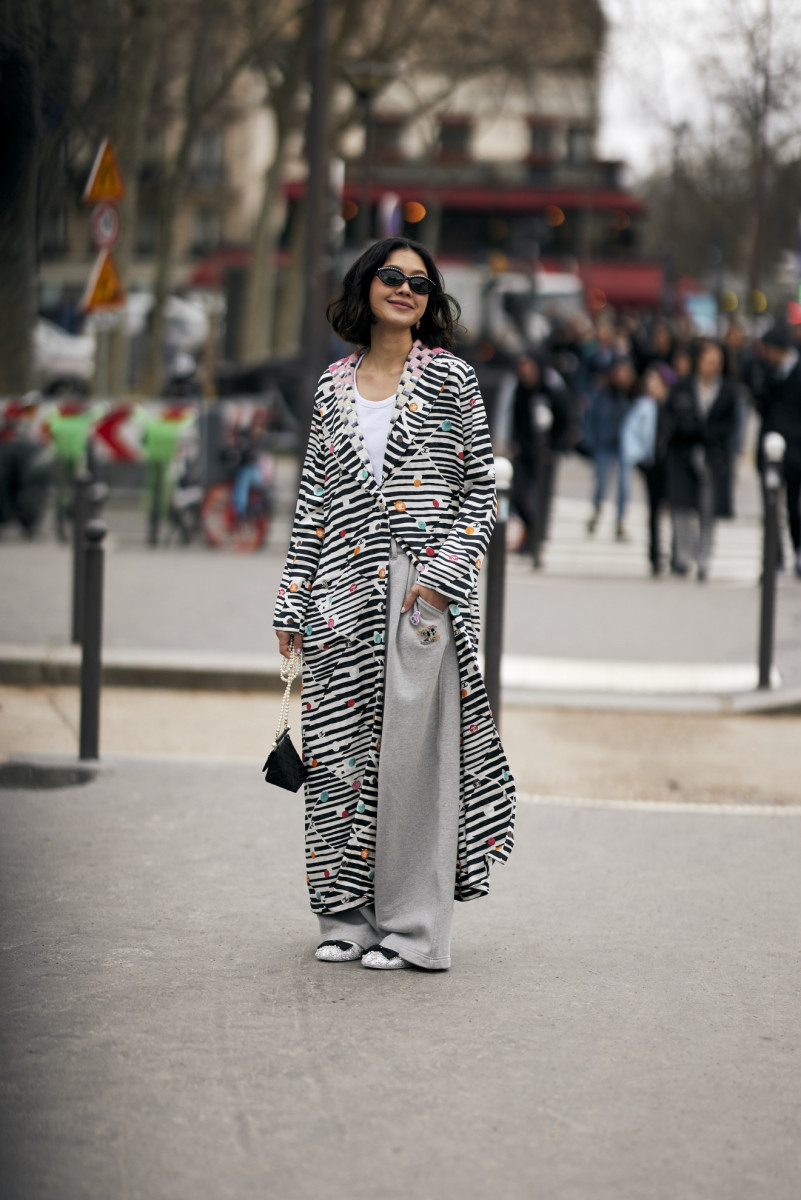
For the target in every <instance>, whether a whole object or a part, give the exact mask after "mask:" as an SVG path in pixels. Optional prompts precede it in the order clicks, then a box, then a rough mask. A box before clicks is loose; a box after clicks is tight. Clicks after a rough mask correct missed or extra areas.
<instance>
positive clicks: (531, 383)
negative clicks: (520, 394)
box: [517, 355, 540, 387]
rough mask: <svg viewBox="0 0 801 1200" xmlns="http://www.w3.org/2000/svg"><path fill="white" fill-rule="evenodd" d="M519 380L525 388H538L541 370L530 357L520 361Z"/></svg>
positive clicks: (518, 364)
mask: <svg viewBox="0 0 801 1200" xmlns="http://www.w3.org/2000/svg"><path fill="white" fill-rule="evenodd" d="M517 378H518V379H519V380H520V382H521V383H522V384H523V385H524V387H536V386H537V384H538V383H539V381H540V368H539V366H538V365H537V363H536V362H535V361H534V359H533V358H529V357H528V355H526V356H525V357H523V358H521V359H519V360H518V363H517Z"/></svg>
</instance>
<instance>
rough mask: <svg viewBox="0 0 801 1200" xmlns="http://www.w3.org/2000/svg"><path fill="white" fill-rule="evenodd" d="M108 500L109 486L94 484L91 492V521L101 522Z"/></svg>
mask: <svg viewBox="0 0 801 1200" xmlns="http://www.w3.org/2000/svg"><path fill="white" fill-rule="evenodd" d="M107 500H108V484H107V483H93V484H92V486H91V488H90V490H89V520H90V521H96V520H99V518H100V517H102V515H103V509H104V508H105V505H106V501H107Z"/></svg>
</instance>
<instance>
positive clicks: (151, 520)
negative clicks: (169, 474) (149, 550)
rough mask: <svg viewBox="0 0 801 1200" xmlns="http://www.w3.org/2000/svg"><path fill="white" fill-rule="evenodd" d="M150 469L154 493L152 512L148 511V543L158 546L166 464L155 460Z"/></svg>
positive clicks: (151, 500)
mask: <svg viewBox="0 0 801 1200" xmlns="http://www.w3.org/2000/svg"><path fill="white" fill-rule="evenodd" d="M150 469H151V471H152V472H153V494H152V496H151V498H150V512H149V513H148V521H147V544H148V546H158V544H159V524H160V522H161V491H162V488H163V487H164V474H165V471H164V464H163V463H160V462H154V463H151V464H150Z"/></svg>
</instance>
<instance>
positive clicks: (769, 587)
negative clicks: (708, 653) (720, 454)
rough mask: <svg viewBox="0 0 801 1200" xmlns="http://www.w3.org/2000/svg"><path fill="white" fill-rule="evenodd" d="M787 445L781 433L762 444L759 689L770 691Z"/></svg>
mask: <svg viewBox="0 0 801 1200" xmlns="http://www.w3.org/2000/svg"><path fill="white" fill-rule="evenodd" d="M785 448H786V443H785V440H784V438H783V437H782V435H781V434H780V433H768V434H766V435H765V437H764V439H763V441H762V452H763V454H764V456H765V527H764V533H763V540H762V596H761V603H760V611H759V687H760V688H762V689H765V688H769V687H770V682H771V680H770V676H771V671H772V668H773V634H774V626H775V622H776V567H777V564H778V558H779V489H780V487H781V481H782V476H781V462H782V459H783V458H784V451H785Z"/></svg>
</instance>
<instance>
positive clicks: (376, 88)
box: [341, 62, 397, 249]
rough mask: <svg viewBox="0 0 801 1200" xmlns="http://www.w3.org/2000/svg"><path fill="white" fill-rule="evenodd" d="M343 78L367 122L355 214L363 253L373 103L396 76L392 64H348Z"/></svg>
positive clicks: (366, 239) (366, 235)
mask: <svg viewBox="0 0 801 1200" xmlns="http://www.w3.org/2000/svg"><path fill="white" fill-rule="evenodd" d="M341 69H342V74H343V75H344V77H345V79H347V81H348V83H349V84H350V86H351V87H352V88H353V90H354V92H355V93H356V98H357V99H358V101H359V103H360V105H361V108H362V119H363V122H364V152H363V154H362V165H361V197H360V201H359V211H358V213H357V214H356V241H357V243H358V245H359V249H364V247H365V246H366V245H367V243H368V242H369V241H370V234H371V224H370V169H371V167H372V159H373V150H374V141H375V121H374V119H373V100H374V99H375V97H376V96H377V95H378V93H379V92H380V91H382V89H383V88H385V87H386V86H387V85H388V84H390V83H391V82H392V80H393V79H394V78H395V76H396V74H397V72H396V69H395V67H394V66H393V65H392V64H391V63H386V62H346V63H343V65H342V68H341Z"/></svg>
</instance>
